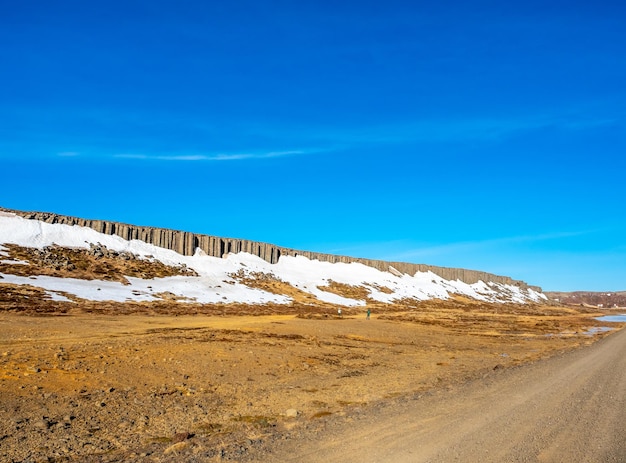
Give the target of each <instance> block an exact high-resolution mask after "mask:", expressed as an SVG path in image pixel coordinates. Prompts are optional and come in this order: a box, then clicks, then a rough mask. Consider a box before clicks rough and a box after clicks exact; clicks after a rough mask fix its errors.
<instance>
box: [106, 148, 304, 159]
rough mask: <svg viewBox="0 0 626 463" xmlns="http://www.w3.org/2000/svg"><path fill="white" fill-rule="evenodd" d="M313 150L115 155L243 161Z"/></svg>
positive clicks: (296, 154) (117, 155)
mask: <svg viewBox="0 0 626 463" xmlns="http://www.w3.org/2000/svg"><path fill="white" fill-rule="evenodd" d="M312 152H313V151H306V150H290V151H269V152H265V153H232V154H230V153H219V154H173V155H147V154H116V155H114V157H116V158H121V159H146V160H156V161H241V160H246V159H269V158H279V157H286V156H299V155H304V154H308V153H312Z"/></svg>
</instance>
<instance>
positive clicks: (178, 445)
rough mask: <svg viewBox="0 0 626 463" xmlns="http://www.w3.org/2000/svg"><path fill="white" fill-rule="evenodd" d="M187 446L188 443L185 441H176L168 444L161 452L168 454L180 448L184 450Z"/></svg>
mask: <svg viewBox="0 0 626 463" xmlns="http://www.w3.org/2000/svg"><path fill="white" fill-rule="evenodd" d="M188 446H189V443H187V442H177V443H176V444H174V445H170V446H169V447H168V448H166V449H165V450H164V451H163V453H164V454H165V455H168V454H170V453H176V452H179V451H181V450H185V449H186V448H187V447H188Z"/></svg>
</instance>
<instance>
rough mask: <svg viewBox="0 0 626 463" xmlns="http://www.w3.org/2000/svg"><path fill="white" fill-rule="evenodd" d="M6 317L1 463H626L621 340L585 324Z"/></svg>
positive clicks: (56, 311) (467, 310) (567, 314)
mask: <svg viewBox="0 0 626 463" xmlns="http://www.w3.org/2000/svg"><path fill="white" fill-rule="evenodd" d="M11 291H13V289H11V288H10V287H9V286H7V287H6V289H5V293H4V294H6V295H9V293H10V292H11ZM10 296H11V300H16V299H15V297H16V295H15V294H14V293H11V294H10ZM7 307H8V308H9V309H10V310H5V311H3V312H0V391H1V393H0V418H1V419H0V461H2V462H18V461H19V462H29V461H32V462H39V461H42V462H43V461H46V462H47V461H57V462H65V461H81V462H82V461H87V462H90V461H92V462H100V461H154V462H170V461H172V462H174V461H223V460H226V461H301V462H307V461H308V462H318V461H319V462H321V461H337V462H340V461H371V462H374V461H377V462H387V461H389V462H392V461H393V462H402V461H411V462H419V461H424V462H426V461H433V462H435V461H437V462H439V461H445V462H448V461H464V462H468V461H470V462H471V461H493V462H496V461H498V462H503V461H547V462H557V461H564V462H565V461H567V462H595V461H597V462H609V461H626V456H625V455H626V449H625V445H624V438H623V437H622V433H621V431H622V426H621V424H620V423H623V422H624V420H623V418H625V417H624V405H625V404H624V397H625V395H626V394H625V392H626V390H625V388H626V376H625V373H624V372H626V368H625V367H626V365H625V363H626V357H625V356H624V352H625V343H626V334H624V333H623V332H620V333H619V334H614V335H610V336H606V335H605V334H603V333H600V334H595V335H589V334H587V333H586V330H587V329H588V328H590V327H593V326H594V325H599V322H595V321H594V320H593V318H592V316H593V315H597V314H594V313H591V312H590V311H588V310H587V309H584V308H565V307H554V306H520V305H508V306H504V305H485V304H477V303H472V302H470V301H463V300H457V301H450V302H441V301H439V302H437V301H432V302H429V303H421V304H418V305H415V306H407V305H404V306H397V307H386V308H385V309H383V308H380V310H378V309H377V308H376V307H375V306H374V312H373V315H372V319H371V320H366V319H365V314H364V312H363V311H362V310H356V309H350V310H346V311H345V312H344V316H343V317H341V318H340V317H338V316H337V315H336V313H335V312H334V310H330V309H329V308H320V309H314V308H313V309H312V308H311V307H304V308H303V307H291V308H287V309H285V310H286V312H285V313H275V314H267V315H262V316H251V315H249V314H250V313H251V312H254V310H253V309H252V308H249V307H247V308H241V309H240V310H239V309H237V307H222V308H220V307H217V308H206V311H205V313H197V314H195V315H179V316H176V315H175V314H174V313H175V312H177V311H178V310H179V308H180V307H181V305H172V307H171V310H170V311H169V312H168V310H166V309H165V308H164V307H163V306H159V312H158V313H154V312H152V309H150V308H149V307H143V308H141V310H139V309H137V312H136V313H128V312H129V310H126V311H125V314H120V312H119V310H121V309H120V308H116V307H108V306H102V307H92V306H87V305H85V308H84V309H83V310H80V309H76V304H73V305H72V304H69V303H67V307H74V308H72V309H68V308H67V307H65V306H64V307H61V305H59V304H57V305H52V306H50V307H52V308H51V309H49V310H47V311H46V312H45V313H39V312H38V313H37V314H34V309H33V310H31V311H30V312H20V311H16V310H14V309H13V307H14V305H7ZM15 307H16V306H15ZM87 309H88V311H86V310H87ZM200 309H202V308H197V310H200ZM194 310H196V309H194ZM202 310H204V309H202ZM238 310H239V311H238ZM268 310H269V309H268ZM272 310H273V309H272ZM383 310H384V312H383ZM130 312H132V310H130ZM266 313H267V311H266ZM270 313H271V311H270ZM616 326H620V325H616ZM603 337H605V339H603V340H602V341H601V342H599V343H597V344H594V345H593V346H591V347H585V346H589V345H590V344H592V343H593V342H594V341H595V340H596V339H598V338H603ZM580 347H584V348H580ZM568 351H572V352H571V353H568V354H563V353H564V352H568ZM546 358H550V359H549V360H545V359H546ZM542 359H543V360H542ZM520 365H526V366H520Z"/></svg>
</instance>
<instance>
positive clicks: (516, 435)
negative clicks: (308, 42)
mask: <svg viewBox="0 0 626 463" xmlns="http://www.w3.org/2000/svg"><path fill="white" fill-rule="evenodd" d="M390 374H392V373H391V372H390ZM266 457H268V456H266ZM270 459H271V460H272V461H284V462H302V463H306V462H308V463H317V462H328V461H332V462H334V463H341V462H372V463H374V462H377V463H386V462H393V463H408V462H411V463H416V462H433V463H435V462H446V463H447V462H482V463H488V462H494V463H503V462H564V463H565V462H567V463H576V462H580V463H583V462H584V463H594V462H597V463H608V462H626V330H622V331H620V332H617V333H615V334H612V335H610V336H608V337H606V338H605V339H603V340H601V341H599V342H597V343H595V344H594V345H592V346H590V347H587V348H583V349H579V350H577V351H574V352H570V353H567V354H562V355H559V356H557V357H553V358H551V359H548V360H544V361H540V362H536V363H534V364H532V365H527V366H524V367H520V368H515V369H511V370H506V371H494V372H493V373H491V374H489V375H488V376H487V377H485V378H483V379H481V380H477V381H473V382H471V383H469V384H466V385H463V386H458V387H455V388H454V389H452V390H448V391H444V392H442V393H438V394H434V395H430V396H425V397H421V398H416V399H414V400H409V401H406V402H404V403H398V404H396V405H394V406H391V407H385V408H382V409H381V410H378V411H376V410H374V411H372V412H371V414H370V413H369V412H368V414H367V415H366V416H361V417H356V418H354V419H350V420H348V422H345V423H341V424H336V425H330V426H328V427H327V428H326V429H325V430H322V431H321V432H320V433H318V434H317V435H316V436H315V437H314V438H312V439H309V440H306V441H303V440H293V441H288V442H286V443H284V444H282V445H278V446H277V447H276V448H275V449H274V450H273V455H271V457H270Z"/></svg>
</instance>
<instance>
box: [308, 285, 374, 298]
mask: <svg viewBox="0 0 626 463" xmlns="http://www.w3.org/2000/svg"><path fill="white" fill-rule="evenodd" d="M317 289H319V290H321V291H326V292H327V293H333V294H336V295H338V296H341V297H345V298H347V299H356V300H359V301H367V300H369V296H370V291H369V290H368V289H367V288H365V287H364V286H354V285H347V284H345V283H338V282H336V281H333V280H328V285H326V286H318V287H317Z"/></svg>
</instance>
